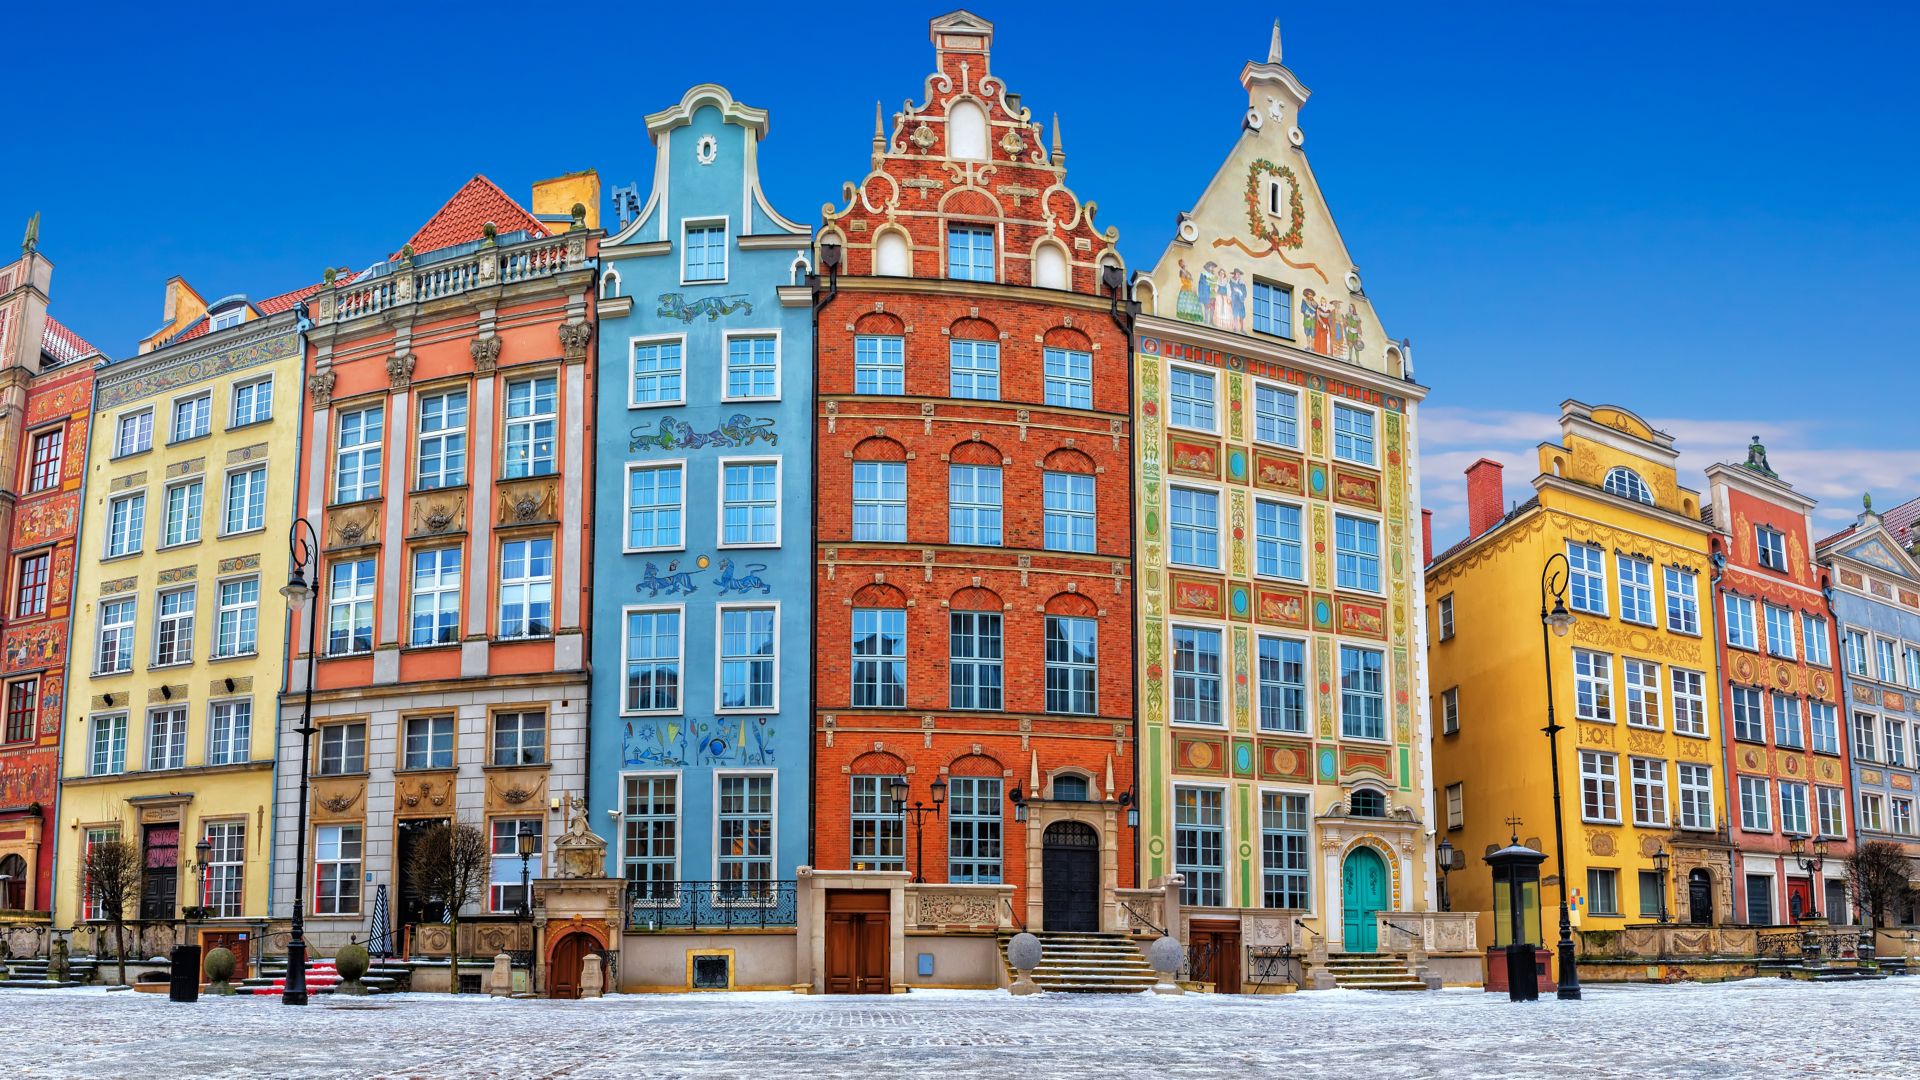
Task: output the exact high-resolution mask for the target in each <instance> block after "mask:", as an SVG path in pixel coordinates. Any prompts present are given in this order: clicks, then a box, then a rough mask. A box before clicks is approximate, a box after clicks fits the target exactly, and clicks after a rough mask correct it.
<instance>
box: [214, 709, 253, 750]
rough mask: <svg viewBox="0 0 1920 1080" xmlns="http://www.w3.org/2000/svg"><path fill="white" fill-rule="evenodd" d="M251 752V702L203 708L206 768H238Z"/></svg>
mask: <svg viewBox="0 0 1920 1080" xmlns="http://www.w3.org/2000/svg"><path fill="white" fill-rule="evenodd" d="M252 752H253V702H251V701H216V702H214V703H213V704H211V705H209V706H207V764H209V765H238V764H240V763H241V762H243V761H245V760H247V755H248V754H250V753H252Z"/></svg>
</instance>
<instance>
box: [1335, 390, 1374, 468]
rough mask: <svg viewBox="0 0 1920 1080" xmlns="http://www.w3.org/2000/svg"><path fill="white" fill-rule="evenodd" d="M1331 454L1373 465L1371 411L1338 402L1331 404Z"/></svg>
mask: <svg viewBox="0 0 1920 1080" xmlns="http://www.w3.org/2000/svg"><path fill="white" fill-rule="evenodd" d="M1333 456H1334V457H1335V458H1337V459H1339V460H1341V461H1351V462H1353V463H1355V464H1356V465H1375V464H1377V463H1378V455H1377V454H1376V453H1375V450H1374V438H1373V413H1371V412H1368V411H1367V410H1366V409H1356V408H1354V407H1353V406H1351V405H1342V404H1339V403H1338V402H1336V403H1334V406H1333Z"/></svg>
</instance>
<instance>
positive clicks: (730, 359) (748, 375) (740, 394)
mask: <svg viewBox="0 0 1920 1080" xmlns="http://www.w3.org/2000/svg"><path fill="white" fill-rule="evenodd" d="M726 396H727V400H729V401H771V400H775V399H777V398H779V396H780V340H779V339H778V338H776V337H774V336H773V335H772V334H736V335H732V336H729V337H728V338H727V394H726Z"/></svg>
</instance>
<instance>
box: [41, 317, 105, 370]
mask: <svg viewBox="0 0 1920 1080" xmlns="http://www.w3.org/2000/svg"><path fill="white" fill-rule="evenodd" d="M40 349H41V351H42V352H45V353H46V354H47V355H48V356H51V357H53V358H54V359H55V360H58V361H60V362H61V363H63V364H69V363H72V362H73V361H75V360H84V359H86V358H87V357H89V356H100V355H103V354H102V353H101V352H100V350H99V349H96V348H94V347H93V346H92V345H90V344H88V343H87V339H85V338H83V337H81V336H80V335H79V334H76V333H74V332H73V331H72V330H69V329H67V327H66V326H65V325H64V324H62V323H61V322H60V321H59V320H57V319H55V318H54V317H53V316H51V315H49V316H47V325H46V329H44V330H42V331H41V332H40Z"/></svg>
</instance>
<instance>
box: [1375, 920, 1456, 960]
mask: <svg viewBox="0 0 1920 1080" xmlns="http://www.w3.org/2000/svg"><path fill="white" fill-rule="evenodd" d="M1374 920H1375V930H1376V931H1377V933H1378V935H1379V941H1380V949H1381V951H1383V952H1401V953H1409V954H1414V953H1425V954H1428V955H1433V954H1436V953H1438V954H1450V953H1451V954H1462V955H1465V954H1476V955H1477V954H1478V953H1479V951H1480V915H1479V913H1478V912H1474V911H1382V912H1379V913H1377V914H1376V915H1375V916H1374Z"/></svg>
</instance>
